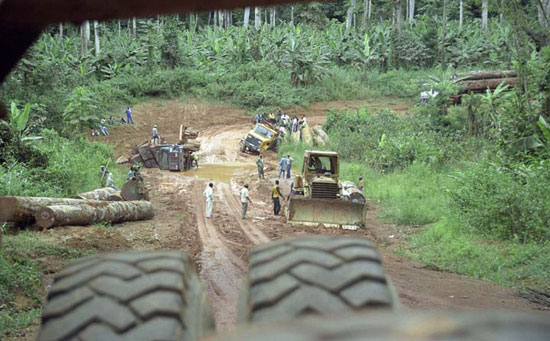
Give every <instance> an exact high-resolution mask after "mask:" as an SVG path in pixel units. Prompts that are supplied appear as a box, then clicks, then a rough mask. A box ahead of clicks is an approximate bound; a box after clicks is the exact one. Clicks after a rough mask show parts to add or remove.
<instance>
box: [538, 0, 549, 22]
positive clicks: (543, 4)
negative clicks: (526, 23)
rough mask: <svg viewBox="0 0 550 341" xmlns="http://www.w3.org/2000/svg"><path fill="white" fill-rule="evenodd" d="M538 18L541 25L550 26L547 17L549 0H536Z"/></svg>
mask: <svg viewBox="0 0 550 341" xmlns="http://www.w3.org/2000/svg"><path fill="white" fill-rule="evenodd" d="M537 3H538V4H537V9H538V19H539V24H540V26H542V27H548V26H550V19H549V18H548V15H549V14H550V13H548V11H549V10H550V0H537Z"/></svg>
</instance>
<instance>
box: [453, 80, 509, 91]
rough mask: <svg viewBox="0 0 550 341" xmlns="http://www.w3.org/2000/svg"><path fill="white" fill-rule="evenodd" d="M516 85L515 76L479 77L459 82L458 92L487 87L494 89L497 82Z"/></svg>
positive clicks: (481, 89) (482, 89)
mask: <svg viewBox="0 0 550 341" xmlns="http://www.w3.org/2000/svg"><path fill="white" fill-rule="evenodd" d="M501 83H502V84H503V85H508V86H516V85H517V84H518V79H517V78H497V79H479V80H472V81H464V82H460V86H461V89H460V93H468V92H482V91H485V90H487V89H491V90H493V89H496V88H497V87H498V86H499V84H501Z"/></svg>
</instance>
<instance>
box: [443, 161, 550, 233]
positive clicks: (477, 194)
mask: <svg viewBox="0 0 550 341" xmlns="http://www.w3.org/2000/svg"><path fill="white" fill-rule="evenodd" d="M453 180H454V181H453V182H452V183H451V184H450V186H449V195H450V200H451V203H452V204H451V207H452V208H453V210H454V212H455V213H456V214H457V215H458V216H459V217H460V218H461V220H462V221H463V222H464V223H465V228H467V229H468V230H470V231H474V232H478V233H482V234H485V235H488V236H496V237H499V238H502V239H508V240H517V241H520V242H527V241H543V240H549V239H550V198H549V197H548V188H549V187H550V171H549V168H548V162H545V163H544V164H541V167H536V168H532V169H530V170H527V169H525V168H521V167H518V166H514V167H513V168H504V167H501V166H498V165H496V164H494V163H489V162H483V163H480V164H471V165H469V167H468V168H466V169H464V170H461V171H458V172H456V173H455V174H454V175H453Z"/></svg>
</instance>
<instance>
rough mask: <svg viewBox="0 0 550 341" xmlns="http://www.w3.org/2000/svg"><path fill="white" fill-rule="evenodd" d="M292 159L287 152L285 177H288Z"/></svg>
mask: <svg viewBox="0 0 550 341" xmlns="http://www.w3.org/2000/svg"><path fill="white" fill-rule="evenodd" d="M292 161H294V159H293V158H292V156H290V154H288V156H287V162H288V163H287V166H286V178H287V179H290V168H292Z"/></svg>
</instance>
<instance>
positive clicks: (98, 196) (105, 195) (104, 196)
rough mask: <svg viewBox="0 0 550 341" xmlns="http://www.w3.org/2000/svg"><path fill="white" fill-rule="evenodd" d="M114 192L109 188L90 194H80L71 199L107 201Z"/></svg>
mask: <svg viewBox="0 0 550 341" xmlns="http://www.w3.org/2000/svg"><path fill="white" fill-rule="evenodd" d="M115 192H116V190H115V189H114V188H111V187H105V188H99V189H96V190H93V191H90V192H86V193H81V194H79V195H76V196H74V197H73V199H81V200H108V199H109V196H110V195H111V194H114V193H115Z"/></svg>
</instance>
